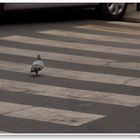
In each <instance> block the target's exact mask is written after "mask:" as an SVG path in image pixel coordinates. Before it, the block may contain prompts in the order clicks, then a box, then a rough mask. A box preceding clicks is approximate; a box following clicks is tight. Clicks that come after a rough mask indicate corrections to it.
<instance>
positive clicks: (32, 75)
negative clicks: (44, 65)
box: [30, 74, 42, 77]
mask: <svg viewBox="0 0 140 140" xmlns="http://www.w3.org/2000/svg"><path fill="white" fill-rule="evenodd" d="M41 76H42V75H40V74H37V75H36V74H31V75H30V77H41Z"/></svg>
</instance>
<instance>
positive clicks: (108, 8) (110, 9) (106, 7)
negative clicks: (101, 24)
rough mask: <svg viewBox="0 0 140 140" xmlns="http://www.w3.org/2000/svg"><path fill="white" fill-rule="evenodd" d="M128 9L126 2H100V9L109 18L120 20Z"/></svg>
mask: <svg viewBox="0 0 140 140" xmlns="http://www.w3.org/2000/svg"><path fill="white" fill-rule="evenodd" d="M126 9H127V4H125V3H103V4H100V11H101V14H102V15H103V17H104V18H105V19H107V20H120V19H121V18H122V17H123V16H124V14H125V12H126Z"/></svg>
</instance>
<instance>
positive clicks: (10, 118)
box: [0, 9, 140, 133]
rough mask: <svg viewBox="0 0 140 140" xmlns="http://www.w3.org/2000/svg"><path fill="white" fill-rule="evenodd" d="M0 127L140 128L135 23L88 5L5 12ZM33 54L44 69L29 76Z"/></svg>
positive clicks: (0, 35)
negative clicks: (106, 17)
mask: <svg viewBox="0 0 140 140" xmlns="http://www.w3.org/2000/svg"><path fill="white" fill-rule="evenodd" d="M2 21H3V22H2V24H1V25H0V131H1V132H4V133H6V132H8V133H140V24H138V23H126V22H117V21H116V22H113V21H112V22H111V21H110V22H109V21H103V20H98V18H97V17H96V14H95V13H94V12H93V10H92V9H89V10H79V11H78V10H76V11H75V10H74V11H73V12H72V11H71V10H64V11H63V10H62V11H60V10H57V11H55V10H52V11H49V12H47V11H34V12H15V13H6V14H5V17H2ZM38 54H40V55H41V57H42V59H43V61H44V63H45V68H44V69H43V70H42V71H41V72H40V73H39V76H34V74H31V73H30V68H31V64H32V62H33V61H34V59H35V57H36V56H37V55H38Z"/></svg>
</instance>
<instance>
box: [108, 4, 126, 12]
mask: <svg viewBox="0 0 140 140" xmlns="http://www.w3.org/2000/svg"><path fill="white" fill-rule="evenodd" d="M124 7H125V4H124V3H108V4H107V8H108V10H109V12H110V13H111V14H112V15H119V14H120V13H121V12H122V11H123V9H124Z"/></svg>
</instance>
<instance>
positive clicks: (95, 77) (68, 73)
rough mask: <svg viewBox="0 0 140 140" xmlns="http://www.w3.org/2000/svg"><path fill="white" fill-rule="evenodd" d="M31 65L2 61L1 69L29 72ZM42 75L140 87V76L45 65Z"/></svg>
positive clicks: (0, 62)
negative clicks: (65, 68)
mask: <svg viewBox="0 0 140 140" xmlns="http://www.w3.org/2000/svg"><path fill="white" fill-rule="evenodd" d="M30 68H31V65H26V64H22V63H15V62H8V61H0V70H10V71H14V72H22V73H29V72H30ZM41 74H42V75H46V76H51V77H57V78H67V79H73V80H83V81H92V82H101V83H110V84H121V85H129V86H135V87H140V78H135V77H129V76H116V75H111V74H102V73H92V72H82V71H74V70H64V69H59V68H51V67H45V68H44V69H43V70H42V72H41Z"/></svg>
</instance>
